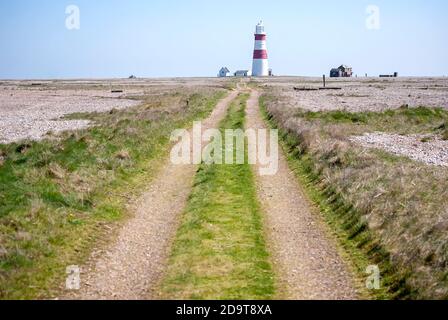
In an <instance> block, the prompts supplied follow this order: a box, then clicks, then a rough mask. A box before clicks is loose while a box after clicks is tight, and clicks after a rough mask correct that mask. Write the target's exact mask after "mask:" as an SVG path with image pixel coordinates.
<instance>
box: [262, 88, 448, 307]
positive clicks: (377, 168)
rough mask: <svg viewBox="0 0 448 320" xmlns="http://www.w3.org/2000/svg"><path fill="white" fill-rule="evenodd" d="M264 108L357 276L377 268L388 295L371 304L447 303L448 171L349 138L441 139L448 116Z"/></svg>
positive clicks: (267, 102) (271, 100)
mask: <svg viewBox="0 0 448 320" xmlns="http://www.w3.org/2000/svg"><path fill="white" fill-rule="evenodd" d="M262 106H263V107H264V109H265V111H266V112H267V118H268V119H269V121H270V122H271V123H272V124H273V125H275V126H277V127H279V129H280V131H282V135H281V137H282V140H283V142H284V144H285V148H286V150H287V151H288V154H289V161H290V164H291V166H292V167H293V168H294V169H295V171H296V173H297V175H298V177H299V179H301V180H302V182H303V183H304V184H305V185H306V186H307V189H308V192H309V194H310V195H311V198H313V199H314V201H315V202H316V203H317V204H318V205H319V206H320V207H321V209H322V212H323V214H324V216H325V218H326V220H327V222H329V224H330V225H332V226H334V228H333V229H335V230H336V232H337V233H338V235H339V238H340V239H341V243H342V245H343V246H344V247H345V248H346V249H347V252H348V253H349V255H350V256H351V259H352V260H353V261H354V262H355V264H356V266H357V269H358V271H359V272H364V270H365V266H366V265H367V264H373V265H378V266H379V267H380V271H381V274H382V276H383V282H382V285H383V290H381V291H378V292H373V294H374V297H376V298H381V299H384V298H393V299H419V298H420V299H421V298H426V299H446V298H447V297H448V291H447V288H448V283H447V281H448V273H447V271H446V264H447V261H448V254H447V247H448V241H447V232H446V231H447V226H448V225H447V223H446V214H447V212H446V208H447V205H448V203H447V197H446V195H447V188H448V185H447V181H448V180H447V179H448V170H446V169H444V168H438V167H432V166H427V165H425V164H421V163H417V162H414V161H411V160H409V159H407V158H403V157H396V156H394V155H391V154H388V153H386V152H383V151H378V150H365V149H362V148H360V147H358V146H356V145H355V144H352V143H350V142H349V137H350V136H351V135H354V134H362V133H364V132H371V131H386V132H393V133H402V134H412V133H427V134H431V133H436V134H439V133H441V130H442V129H443V124H444V123H445V122H446V119H447V117H448V112H446V111H444V110H442V109H431V108H424V107H420V108H415V109H409V108H407V107H403V108H401V109H399V110H395V111H386V112H379V113H371V112H366V113H349V112H345V111H332V112H305V111H297V109H296V110H291V109H288V108H287V107H285V106H281V105H277V104H276V99H275V97H272V96H269V94H267V95H265V96H264V97H263V98H262Z"/></svg>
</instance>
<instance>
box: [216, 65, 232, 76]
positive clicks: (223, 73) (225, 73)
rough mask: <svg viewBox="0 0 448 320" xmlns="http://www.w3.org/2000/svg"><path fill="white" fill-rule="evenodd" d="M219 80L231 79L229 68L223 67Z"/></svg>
mask: <svg viewBox="0 0 448 320" xmlns="http://www.w3.org/2000/svg"><path fill="white" fill-rule="evenodd" d="M218 77H219V78H225V77H230V70H229V69H228V68H227V67H222V68H221V70H219V73H218Z"/></svg>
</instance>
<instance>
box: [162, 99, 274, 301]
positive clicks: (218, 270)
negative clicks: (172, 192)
mask: <svg viewBox="0 0 448 320" xmlns="http://www.w3.org/2000/svg"><path fill="white" fill-rule="evenodd" d="M247 98H248V95H246V94H245V95H241V96H240V97H239V98H238V99H237V101H236V102H234V103H233V104H232V105H231V107H230V109H229V112H228V115H227V117H226V119H225V120H223V122H222V123H221V128H233V129H237V128H243V125H244V116H245V105H246V100H247ZM261 220H262V215H261V213H260V206H259V203H258V201H257V196H256V189H255V186H254V178H253V175H252V171H251V168H250V166H249V165H248V164H244V165H205V164H202V165H201V166H200V169H199V171H198V173H197V176H196V182H195V187H194V190H193V192H192V194H191V196H190V199H189V202H188V205H187V209H186V211H185V214H184V216H183V218H182V225H181V227H180V229H179V231H178V234H177V237H176V241H175V243H174V248H173V251H172V256H171V258H170V262H169V267H168V271H167V275H166V278H165V280H164V282H163V285H162V292H163V297H165V298H170V299H270V298H273V297H274V293H275V287H274V274H273V271H272V269H271V265H270V262H269V256H268V253H267V251H266V247H265V241H264V238H263V227H262V221H261Z"/></svg>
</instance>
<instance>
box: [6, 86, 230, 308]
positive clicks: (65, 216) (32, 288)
mask: <svg viewBox="0 0 448 320" xmlns="http://www.w3.org/2000/svg"><path fill="white" fill-rule="evenodd" d="M224 94H225V91H224V90H202V89H200V90H198V91H197V92H187V91H185V92H181V93H179V92H178V93H175V94H172V93H170V94H164V95H159V96H157V97H156V98H148V99H146V100H145V101H144V102H143V103H142V105H140V106H138V107H135V108H131V109H127V110H123V111H117V110H113V111H111V112H110V113H101V114H84V115H74V116H72V117H73V118H83V119H84V118H86V119H90V120H92V121H95V123H96V126H95V127H92V128H90V129H88V130H82V131H76V132H67V133H64V134H62V135H61V136H58V137H53V138H49V139H45V140H43V141H40V142H31V141H30V142H23V143H20V144H18V143H15V144H9V145H0V156H1V162H0V298H1V299H32V298H43V297H49V296H51V295H52V294H54V293H56V294H57V291H56V292H53V291H52V290H53V288H57V287H58V285H59V284H62V283H63V282H64V278H65V277H66V274H65V269H66V266H68V265H72V264H82V262H83V261H84V259H85V258H86V257H87V256H88V253H89V252H90V249H91V247H92V245H93V244H94V243H96V242H97V241H98V240H100V239H101V238H103V237H104V236H105V235H106V232H107V230H108V228H105V226H106V225H108V224H112V223H115V222H118V221H121V220H122V219H123V218H125V217H126V216H127V215H126V205H127V204H128V203H129V201H130V200H131V199H133V198H134V197H135V196H136V195H138V193H139V189H140V188H141V187H142V186H144V185H145V184H147V183H148V180H149V179H150V178H151V177H152V176H153V174H154V172H155V171H156V170H157V167H158V166H159V165H160V163H161V162H162V159H164V156H165V154H166V153H167V152H168V149H169V145H170V144H169V137H170V134H171V132H172V130H174V129H177V128H179V127H184V126H187V125H189V124H190V123H191V122H192V121H193V120H195V119H201V118H204V117H206V116H207V115H208V114H209V113H210V112H211V110H212V109H213V108H214V106H215V105H216V103H217V101H218V100H219V99H220V98H222V97H223V95H224ZM186 101H188V102H186Z"/></svg>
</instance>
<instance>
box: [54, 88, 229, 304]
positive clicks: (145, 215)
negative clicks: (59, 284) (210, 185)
mask: <svg viewBox="0 0 448 320" xmlns="http://www.w3.org/2000/svg"><path fill="white" fill-rule="evenodd" d="M237 95H238V91H233V92H232V93H231V94H230V95H229V96H228V97H226V98H224V99H223V100H221V101H220V102H219V103H218V104H217V106H216V108H215V110H214V111H213V113H212V114H211V116H210V117H209V118H208V119H207V120H205V121H204V122H203V130H206V129H208V128H214V127H217V125H218V124H219V121H220V120H221V119H222V118H223V117H224V116H225V113H226V111H227V107H228V106H229V104H230V102H231V101H232V100H233V99H235V98H236V96H237ZM197 168H198V166H196V165H174V164H172V163H171V161H170V160H169V159H167V160H166V164H165V166H164V167H163V168H162V169H161V171H160V172H159V173H158V175H157V177H156V178H155V179H154V180H153V181H152V182H151V184H150V186H149V187H148V189H147V190H146V191H145V192H144V194H143V195H142V196H141V198H140V200H139V201H138V202H137V204H136V205H135V209H134V210H133V212H134V215H133V216H132V217H131V218H130V219H129V220H128V221H126V223H125V224H124V226H123V227H122V228H121V229H120V230H119V231H118V235H117V237H116V239H115V240H114V241H112V242H111V243H110V244H109V245H108V246H107V247H106V248H105V249H104V250H102V251H100V252H96V253H94V254H92V257H91V258H90V260H89V261H88V262H87V263H86V265H85V266H82V267H81V290H79V291H75V292H71V293H68V294H67V295H66V296H64V297H62V299H76V300H86V299H89V300H91V299H94V300H137V299H154V298H158V292H157V287H158V285H159V282H160V279H161V277H162V276H163V272H164V269H165V266H166V260H167V257H168V254H169V249H170V247H171V243H172V239H173V238H174V236H175V232H176V230H177V228H178V226H179V216H180V214H181V213H182V211H183V209H184V207H185V204H186V201H187V198H188V196H189V194H190V192H191V189H192V184H193V179H194V176H195V173H196V170H197Z"/></svg>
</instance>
